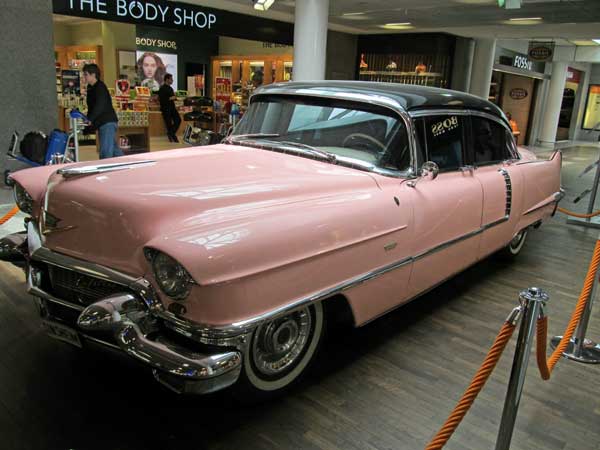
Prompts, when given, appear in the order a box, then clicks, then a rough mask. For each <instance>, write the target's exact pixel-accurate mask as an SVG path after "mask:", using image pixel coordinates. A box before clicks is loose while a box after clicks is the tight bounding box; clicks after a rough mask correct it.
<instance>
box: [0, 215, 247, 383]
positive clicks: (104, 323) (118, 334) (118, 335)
mask: <svg viewBox="0 0 600 450" xmlns="http://www.w3.org/2000/svg"><path fill="white" fill-rule="evenodd" d="M13 241H14V243H15V247H14V248H10V247H11V246H10V242H12V241H11V240H10V239H5V240H3V242H4V244H5V246H6V247H7V248H5V249H3V250H4V253H3V255H7V256H10V258H11V259H14V258H15V256H16V253H15V252H16V251H17V250H18V251H21V252H24V254H23V260H29V264H28V268H27V290H28V292H29V293H30V294H32V295H33V296H35V297H37V298H38V299H39V305H40V312H41V314H42V317H43V318H44V319H45V320H47V321H50V322H52V321H55V322H57V323H61V321H60V319H59V318H56V317H54V316H53V315H52V314H51V313H49V312H48V311H49V308H48V306H49V305H51V306H53V305H58V307H60V308H63V309H64V308H66V309H67V310H68V311H69V312H70V313H73V314H75V315H77V317H78V318H77V323H76V325H75V326H74V331H75V332H76V333H77V335H78V336H79V337H80V338H82V339H83V340H84V341H85V340H89V341H93V342H96V343H100V344H104V345H106V346H109V347H112V348H117V349H120V350H122V351H123V352H124V353H125V354H127V355H129V356H131V357H133V358H134V359H136V360H138V361H140V362H142V363H143V364H145V365H148V366H150V367H151V368H152V370H153V373H154V377H155V378H156V379H157V380H158V381H159V382H161V383H162V384H164V385H166V386H167V387H169V388H170V389H172V390H174V391H176V392H179V393H190V394H192V393H193V394H205V393H209V392H214V391H218V390H220V389H223V388H225V387H227V386H230V385H231V384H233V383H235V382H236V381H237V379H238V377H239V375H240V372H241V367H242V353H241V352H240V351H238V349H236V348H224V349H223V351H221V352H217V351H214V350H211V351H206V350H200V349H202V348H204V349H205V348H206V346H201V345H200V344H198V345H195V344H196V343H195V342H193V341H189V340H188V341H186V340H185V339H183V340H181V339H173V338H172V337H173V336H172V334H169V333H168V330H167V329H166V328H165V323H166V322H165V321H164V319H163V318H162V317H161V315H160V314H157V313H158V312H159V311H164V309H163V308H162V304H161V303H160V302H159V300H158V299H157V297H156V295H155V294H154V292H153V291H152V288H151V286H150V285H149V283H148V282H147V281H146V280H143V279H136V278H132V277H129V276H127V275H124V274H121V273H119V272H116V271H113V270H112V269H109V268H103V267H98V266H95V267H93V268H90V267H86V265H85V264H82V262H78V261H76V260H74V259H72V258H70V257H66V256H64V255H60V254H57V253H54V252H51V251H50V250H48V249H47V248H45V247H43V246H42V241H41V237H40V235H39V233H38V232H37V229H36V227H35V224H34V223H33V222H30V223H29V225H28V232H27V242H24V241H23V239H22V234H21V235H20V236H19V238H18V239H13ZM17 246H18V248H17ZM25 246H26V247H27V250H25ZM1 256H2V255H0V259H3V260H9V259H8V257H7V258H3V257H1ZM11 262H12V261H11ZM40 263H45V264H53V265H56V266H59V267H63V268H65V269H70V270H74V271H77V272H80V273H83V274H84V275H88V276H92V277H95V278H98V279H101V280H105V281H111V282H113V283H115V284H118V285H121V286H123V293H118V294H114V295H110V296H108V297H106V298H102V299H100V300H98V301H96V302H95V303H92V304H91V305H89V306H87V307H84V306H83V305H79V304H75V303H72V302H70V301H67V300H64V299H61V298H58V297H57V296H54V295H52V294H51V293H49V292H47V291H46V290H45V289H44V286H45V284H44V273H43V271H42V270H40V269H39V268H38V267H36V265H39V264H40ZM88 265H89V264H88ZM61 325H62V326H64V323H63V324H61ZM71 325H72V324H71ZM169 328H171V327H169ZM106 336H110V337H111V339H106ZM182 342H183V344H182Z"/></svg>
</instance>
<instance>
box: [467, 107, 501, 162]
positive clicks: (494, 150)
mask: <svg viewBox="0 0 600 450" xmlns="http://www.w3.org/2000/svg"><path fill="white" fill-rule="evenodd" d="M471 129H472V136H473V138H472V147H473V148H472V152H473V161H474V162H475V165H478V166H481V165H485V164H492V163H498V162H500V161H504V160H506V159H510V158H511V155H510V153H509V150H508V145H509V142H507V139H506V138H507V136H506V133H507V130H506V128H505V127H503V126H502V125H500V124H499V123H497V122H495V121H493V120H489V119H486V118H484V117H477V116H473V117H471Z"/></svg>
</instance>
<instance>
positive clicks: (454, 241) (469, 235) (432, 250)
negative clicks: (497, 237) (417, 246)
mask: <svg viewBox="0 0 600 450" xmlns="http://www.w3.org/2000/svg"><path fill="white" fill-rule="evenodd" d="M483 230H484V229H483V227H481V228H479V229H477V230H474V231H471V232H470V233H467V234H463V235H462V236H459V237H456V238H454V239H450V240H449V241H446V242H443V243H442V244H439V245H437V246H435V247H433V248H430V249H429V250H425V251H424V252H422V253H419V254H417V255H416V256H414V257H413V260H414V261H416V260H418V259H421V258H425V257H426V256H429V255H431V254H433V253H437V252H439V251H442V250H444V249H446V248H448V247H450V246H452V245H454V244H458V243H459V242H461V241H465V240H467V239H470V238H472V237H474V236H477V235H478V234H481V233H483Z"/></svg>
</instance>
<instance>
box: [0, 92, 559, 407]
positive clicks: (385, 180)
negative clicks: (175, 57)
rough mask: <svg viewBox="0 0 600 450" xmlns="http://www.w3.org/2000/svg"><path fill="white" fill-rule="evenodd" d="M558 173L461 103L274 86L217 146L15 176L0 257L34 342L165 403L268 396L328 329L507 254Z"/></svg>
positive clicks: (362, 320) (477, 107) (545, 204)
mask: <svg viewBox="0 0 600 450" xmlns="http://www.w3.org/2000/svg"><path fill="white" fill-rule="evenodd" d="M560 169H561V155H560V153H555V154H554V155H553V156H552V157H551V158H550V159H548V160H545V159H536V157H535V156H534V155H533V154H532V153H530V152H528V151H526V150H522V149H517V147H516V145H515V141H514V139H513V136H512V134H511V129H510V126H509V124H508V122H507V120H506V117H505V116H504V114H503V113H502V112H501V111H500V110H499V109H498V108H497V107H496V106H495V105H493V104H491V103H489V102H487V101H484V100H481V99H479V98H476V97H473V96H470V95H466V94H462V93H458V92H453V91H447V90H440V89H433V88H426V87H418V86H406V85H389V84H377V83H361V82H318V83H317V82H315V83H285V84H275V85H270V86H268V87H264V88H262V89H260V90H259V91H257V93H256V94H255V95H254V96H253V97H252V98H251V102H250V106H249V109H248V111H247V112H246V114H245V115H244V118H243V120H242V121H241V122H240V124H239V125H238V126H237V128H236V129H235V131H234V133H233V134H232V135H231V136H229V137H228V138H227V139H226V140H225V142H223V143H222V144H220V145H214V146H210V147H199V148H190V149H183V150H173V151H167V152H161V153H152V154H144V155H135V156H127V157H122V158H116V159H113V160H104V161H101V162H93V163H79V164H73V165H65V166H47V167H42V168H37V169H30V170H25V171H20V172H17V173H16V174H14V175H13V176H12V179H13V182H14V191H15V198H16V201H17V203H18V205H19V208H20V209H21V210H22V211H23V212H25V213H28V214H29V215H30V219H29V220H28V221H27V223H26V227H27V230H26V231H25V232H23V233H20V234H16V235H11V236H8V237H6V238H4V239H3V240H2V243H1V245H0V249H1V252H0V256H1V258H2V259H3V260H6V261H11V262H13V263H14V264H17V265H21V266H22V267H24V268H25V270H26V274H27V288H28V291H29V292H30V293H31V294H32V295H33V296H34V297H35V298H36V299H37V302H38V304H39V308H40V312H41V316H42V323H43V325H44V327H45V328H46V330H47V332H48V333H49V334H50V336H53V337H55V338H58V339H61V340H63V341H67V342H69V343H72V344H75V345H78V346H81V345H84V344H85V345H86V346H87V344H88V343H99V344H102V345H105V346H109V347H113V348H115V349H118V350H120V351H122V352H125V353H126V354H128V355H130V356H131V357H133V358H135V359H137V360H139V361H141V362H142V363H144V364H147V365H148V366H149V367H150V368H152V370H153V373H154V376H155V377H156V379H157V380H158V381H160V382H161V383H163V384H165V385H166V386H168V387H170V388H171V389H173V390H175V391H177V392H184V393H207V392H212V391H216V390H219V389H222V388H225V387H227V386H230V385H233V384H237V386H238V387H239V388H240V389H241V390H243V391H244V392H247V393H249V394H258V395H261V394H269V393H273V392H276V391H279V390H282V389H284V388H286V387H288V386H290V385H291V384H292V383H293V382H295V381H296V380H297V379H298V378H299V377H300V376H301V375H302V374H303V373H304V372H305V371H306V369H307V368H308V367H309V365H310V363H311V361H312V360H313V359H314V358H315V355H316V353H317V350H318V349H319V344H320V343H321V341H322V337H323V335H324V334H323V331H324V328H325V326H326V323H327V321H328V320H331V319H336V318H337V317H338V316H339V315H342V314H344V313H347V314H349V315H350V317H351V319H352V322H353V324H354V326H357V327H359V326H362V325H364V324H366V323H367V322H369V321H371V320H374V319H376V318H377V317H379V316H381V315H382V314H385V313H386V312H387V311H390V310H391V309H394V308H396V307H398V306H400V305H402V304H404V303H406V302H408V301H410V300H411V299H414V298H415V297H417V296H418V295H419V294H421V293H423V292H425V291H427V290H429V289H431V288H432V287H434V286H436V285H437V284H439V283H441V282H443V281H444V280H446V279H448V278H449V277H452V276H453V275H455V274H456V273H458V272H460V271H461V270H463V269H465V268H466V267H468V266H470V265H472V264H475V263H476V262H477V261H479V260H481V259H483V258H485V257H486V256H488V255H490V254H492V253H494V252H497V251H503V252H504V253H506V254H507V255H512V256H514V255H517V254H518V253H519V252H520V251H521V249H522V248H523V244H524V242H525V238H526V236H527V232H528V230H530V229H531V228H532V227H534V228H535V227H537V226H539V225H540V224H541V222H542V221H543V220H544V219H546V218H548V217H549V216H551V215H552V214H553V213H554V210H555V209H556V206H557V204H558V201H559V200H560V198H561V196H562V194H561V189H560Z"/></svg>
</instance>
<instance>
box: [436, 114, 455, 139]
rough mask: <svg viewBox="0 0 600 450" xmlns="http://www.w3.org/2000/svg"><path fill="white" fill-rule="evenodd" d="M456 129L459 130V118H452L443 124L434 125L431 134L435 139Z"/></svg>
mask: <svg viewBox="0 0 600 450" xmlns="http://www.w3.org/2000/svg"><path fill="white" fill-rule="evenodd" d="M455 128H458V117H457V116H452V117H448V118H447V119H444V120H442V121H441V122H437V123H435V124H433V125H432V126H431V133H432V134H433V135H434V136H435V137H438V136H441V135H442V134H445V133H447V132H448V131H451V130H454V129H455Z"/></svg>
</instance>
